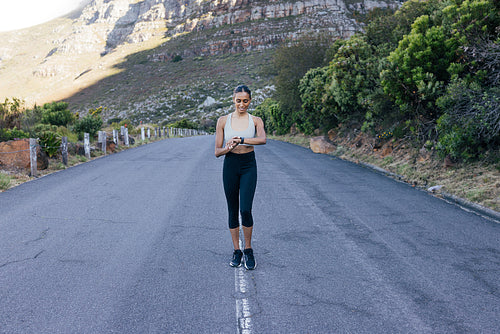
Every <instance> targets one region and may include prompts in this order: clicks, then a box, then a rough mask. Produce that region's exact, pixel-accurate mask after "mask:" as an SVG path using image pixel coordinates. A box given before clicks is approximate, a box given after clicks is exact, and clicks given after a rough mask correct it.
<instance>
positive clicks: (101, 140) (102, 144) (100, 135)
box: [97, 131, 106, 155]
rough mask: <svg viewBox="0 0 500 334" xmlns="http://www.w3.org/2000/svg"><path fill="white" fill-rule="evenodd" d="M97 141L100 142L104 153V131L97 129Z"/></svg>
mask: <svg viewBox="0 0 500 334" xmlns="http://www.w3.org/2000/svg"><path fill="white" fill-rule="evenodd" d="M97 141H98V142H99V143H101V150H102V151H103V152H104V155H106V131H99V137H98V140H97Z"/></svg>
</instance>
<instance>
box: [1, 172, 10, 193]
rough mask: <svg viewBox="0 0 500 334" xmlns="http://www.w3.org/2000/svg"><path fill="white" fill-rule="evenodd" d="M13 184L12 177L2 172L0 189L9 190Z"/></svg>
mask: <svg viewBox="0 0 500 334" xmlns="http://www.w3.org/2000/svg"><path fill="white" fill-rule="evenodd" d="M10 184H11V178H10V176H8V175H6V174H4V173H0V190H7V189H9V187H10Z"/></svg>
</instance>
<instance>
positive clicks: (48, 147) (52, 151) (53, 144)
mask: <svg viewBox="0 0 500 334" xmlns="http://www.w3.org/2000/svg"><path fill="white" fill-rule="evenodd" d="M38 140H39V143H40V147H41V148H42V151H44V152H45V153H47V155H48V156H49V157H50V158H52V157H53V156H54V155H56V153H57V152H58V151H59V148H60V147H61V136H59V135H58V134H57V133H56V132H53V131H44V132H42V133H40V136H39V138H38Z"/></svg>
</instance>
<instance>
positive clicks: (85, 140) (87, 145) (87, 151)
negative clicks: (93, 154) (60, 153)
mask: <svg viewBox="0 0 500 334" xmlns="http://www.w3.org/2000/svg"><path fill="white" fill-rule="evenodd" d="M83 148H84V150H85V157H86V158H87V159H90V135H89V134H88V133H86V132H85V133H84V134H83Z"/></svg>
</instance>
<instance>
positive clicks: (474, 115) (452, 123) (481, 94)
mask: <svg viewBox="0 0 500 334" xmlns="http://www.w3.org/2000/svg"><path fill="white" fill-rule="evenodd" d="M438 105H439V107H440V108H441V109H442V110H444V111H446V113H445V114H444V115H443V116H441V117H440V119H439V120H438V122H437V131H438V134H439V140H438V146H437V148H438V153H439V154H440V155H441V156H446V155H449V156H451V157H452V158H455V159H463V160H474V159H477V158H480V157H481V155H482V154H483V153H485V152H486V151H488V150H495V149H497V150H498V146H499V144H500V113H499V112H498V110H499V109H500V88H498V87H492V88H484V87H481V86H480V85H479V84H477V83H472V84H467V83H466V82H465V81H464V80H456V81H454V82H453V83H452V84H450V85H449V87H448V88H447V92H446V94H445V95H443V96H442V97H440V98H439V100H438Z"/></svg>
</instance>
